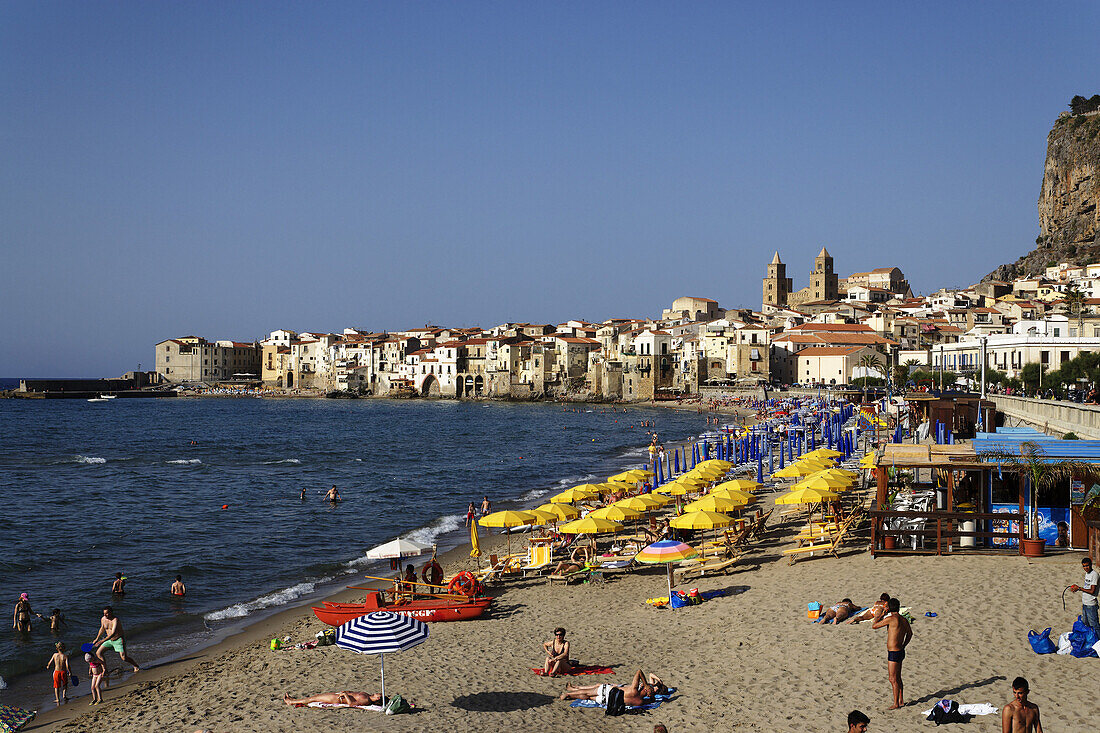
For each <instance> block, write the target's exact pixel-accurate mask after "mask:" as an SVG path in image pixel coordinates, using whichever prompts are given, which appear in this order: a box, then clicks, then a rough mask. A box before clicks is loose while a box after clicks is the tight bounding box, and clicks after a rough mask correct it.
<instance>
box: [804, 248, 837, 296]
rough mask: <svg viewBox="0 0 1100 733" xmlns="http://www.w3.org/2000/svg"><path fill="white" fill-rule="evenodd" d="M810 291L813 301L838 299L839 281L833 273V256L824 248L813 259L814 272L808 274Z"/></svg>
mask: <svg viewBox="0 0 1100 733" xmlns="http://www.w3.org/2000/svg"><path fill="white" fill-rule="evenodd" d="M810 291H811V293H812V294H813V295H812V299H813V300H836V299H837V298H839V297H840V296H839V292H840V288H839V281H838V278H837V275H836V273H835V272H833V256H832V255H831V254H829V250H827V249H825V248H824V247H822V248H821V251H820V252H818V253H817V257H815V258H814V271H813V272H811V273H810Z"/></svg>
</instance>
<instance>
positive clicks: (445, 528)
mask: <svg viewBox="0 0 1100 733" xmlns="http://www.w3.org/2000/svg"><path fill="white" fill-rule="evenodd" d="M465 523H466V515H465V514H445V515H444V516H442V517H440V518H439V519H437V520H435V521H434V522H432V523H431V524H429V525H428V526H427V527H421V528H420V529H414V530H413V531H412V532H409V533H408V534H407V535H405V537H406V539H410V540H413V541H414V542H420V543H423V544H425V545H434V544H435V541H436V539H438V538H439V536H440V535H444V534H447V533H448V532H454V531H455V530H457V529H462V526H463V525H464V524H465Z"/></svg>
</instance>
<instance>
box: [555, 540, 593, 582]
mask: <svg viewBox="0 0 1100 733" xmlns="http://www.w3.org/2000/svg"><path fill="white" fill-rule="evenodd" d="M578 553H580V554H579V555H578ZM591 559H592V555H591V549H590V548H589V547H588V545H582V546H581V547H577V548H576V549H574V550H573V552H572V554H570V555H569V559H568V560H562V561H561V562H559V563H558V566H557V567H556V568H554V575H565V574H567V573H575V572H577V571H580V570H584V566H585V563H587V562H588V561H589V560H591Z"/></svg>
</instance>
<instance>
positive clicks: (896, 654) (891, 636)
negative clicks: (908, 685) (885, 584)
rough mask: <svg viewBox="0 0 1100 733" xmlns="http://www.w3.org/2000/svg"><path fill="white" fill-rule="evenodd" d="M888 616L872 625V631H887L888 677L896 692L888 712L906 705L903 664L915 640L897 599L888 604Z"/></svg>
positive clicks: (892, 599)
mask: <svg viewBox="0 0 1100 733" xmlns="http://www.w3.org/2000/svg"><path fill="white" fill-rule="evenodd" d="M886 611H887V613H886V615H885V616H883V617H882V618H881V619H879V620H878V621H876V622H875V623H874V624H872V625H871V628H872V629H882V628H885V629H887V631H886V676H887V677H888V678H889V679H890V687H892V688H893V690H894V704H893V705H891V706H890V707H889V708H887V709H888V710H897V709H898V708H900V707H902V706H904V705H905V695H904V694H903V685H902V682H901V663H902V660H904V659H905V647H906V646H907V645H908V644H909V642H910V641H912V640H913V628H912V627H911V626H910V625H909V622H908V621H906V620H905V619H904V618H902V615H901V613H900V611H901V603H900V602H899V601H898V599H897V598H891V599H890V600H889V601H887V602H886Z"/></svg>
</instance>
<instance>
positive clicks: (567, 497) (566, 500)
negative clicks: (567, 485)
mask: <svg viewBox="0 0 1100 733" xmlns="http://www.w3.org/2000/svg"><path fill="white" fill-rule="evenodd" d="M597 496H599V494H597V493H596V492H595V491H581V490H580V489H577V488H576V487H574V488H572V489H566V490H565V491H563V492H561V493H560V494H555V495H554V496H551V497H550V503H551V504H574V503H576V502H578V501H584V500H586V499H595V498H596V497H597Z"/></svg>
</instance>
